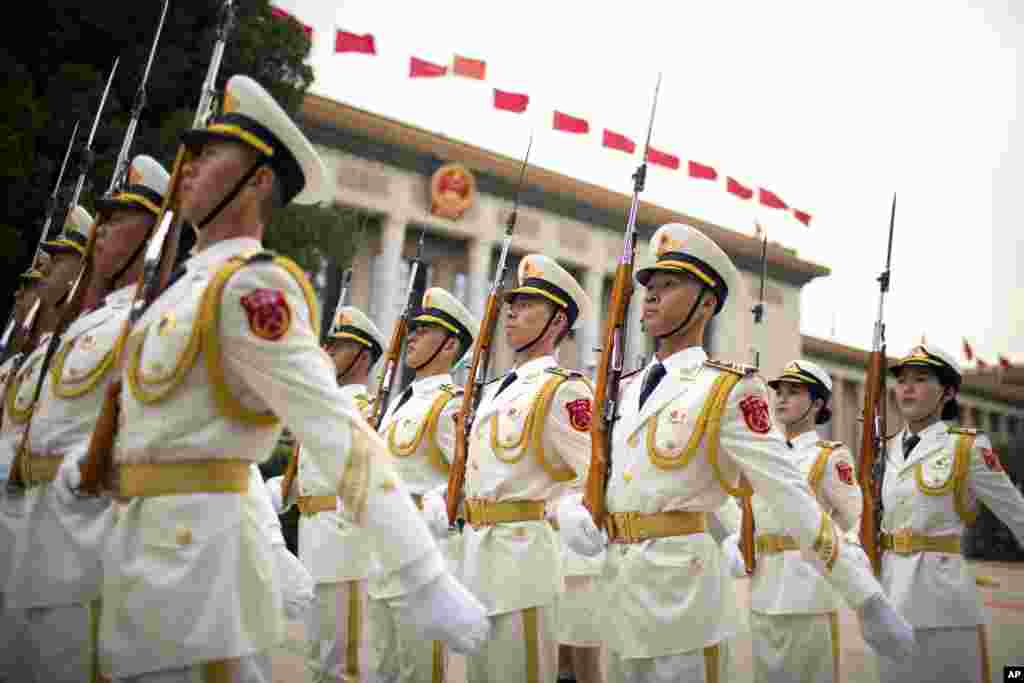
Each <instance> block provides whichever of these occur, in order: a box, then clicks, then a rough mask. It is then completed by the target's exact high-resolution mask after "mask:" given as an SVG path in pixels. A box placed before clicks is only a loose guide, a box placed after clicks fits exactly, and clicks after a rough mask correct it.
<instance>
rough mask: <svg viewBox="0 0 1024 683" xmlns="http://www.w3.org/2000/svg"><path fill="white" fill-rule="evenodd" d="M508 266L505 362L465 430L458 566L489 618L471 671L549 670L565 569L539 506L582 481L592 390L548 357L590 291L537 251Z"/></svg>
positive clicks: (541, 675)
mask: <svg viewBox="0 0 1024 683" xmlns="http://www.w3.org/2000/svg"><path fill="white" fill-rule="evenodd" d="M518 275H519V286H518V287H517V288H515V289H511V290H509V291H508V292H507V293H506V300H507V306H508V313H507V316H506V318H505V321H504V322H505V339H506V342H507V343H508V345H509V346H511V347H512V348H513V349H514V350H515V352H516V368H515V370H513V371H511V372H509V373H508V374H507V375H505V377H504V378H502V379H501V380H500V381H495V382H493V383H492V384H491V385H490V386H489V387H488V388H487V390H486V391H485V392H484V394H483V396H482V398H481V402H480V406H479V409H478V410H477V414H476V418H475V420H474V422H473V428H472V432H471V433H470V435H469V444H468V460H467V469H466V484H465V496H466V500H465V508H466V509H465V515H466V521H467V523H468V524H467V525H466V527H465V528H464V529H463V571H464V578H465V581H466V585H467V586H468V587H469V588H470V589H471V590H472V591H473V592H474V593H475V594H476V595H477V597H479V598H480V599H481V600H482V601H483V602H484V604H485V605H486V607H487V610H488V613H489V614H490V615H491V623H492V625H493V629H494V634H493V639H492V640H491V641H490V642H488V643H487V644H486V645H485V646H484V648H483V649H482V650H481V652H480V653H479V654H477V655H474V656H471V657H469V659H468V662H467V678H468V680H469V681H471V682H472V683H479V682H484V681H493V682H498V681H502V682H504V681H552V680H554V679H555V678H556V677H557V675H558V628H557V623H556V609H557V602H558V600H559V598H560V596H561V594H562V592H563V583H564V581H563V572H562V560H561V546H560V545H559V542H558V537H557V535H556V533H555V531H554V529H553V528H552V525H551V524H550V523H549V521H548V519H549V517H548V516H549V515H550V517H553V516H554V511H555V510H554V503H555V502H556V501H557V500H558V499H559V498H561V497H562V496H564V495H565V494H566V493H567V492H568V491H569V490H573V491H579V490H580V489H581V488H582V484H583V480H584V479H585V477H586V472H587V468H588V467H589V464H590V419H591V412H592V398H593V390H592V389H591V387H590V384H589V382H587V381H586V380H585V379H584V378H583V376H582V375H580V374H579V373H576V372H571V371H567V370H563V369H562V368H560V367H558V363H557V361H556V360H555V352H556V350H557V348H558V346H559V344H561V342H562V341H563V340H564V339H565V338H566V337H567V336H568V335H569V333H570V331H571V330H573V329H574V328H576V327H577V326H578V325H579V324H580V322H581V320H582V318H583V316H584V315H586V314H587V313H588V312H590V301H589V300H588V298H587V296H586V294H585V293H584V292H583V289H582V288H581V287H580V285H579V283H577V282H576V280H575V279H573V277H572V276H571V275H570V274H569V273H568V272H566V270H565V269H564V268H562V267H561V266H559V265H558V264H557V263H555V262H554V261H553V260H552V259H550V258H548V257H547V256H544V255H542V254H530V255H528V256H526V257H524V258H523V259H522V261H520V263H519V273H518ZM549 504H550V509H548V506H549Z"/></svg>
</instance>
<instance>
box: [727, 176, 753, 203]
mask: <svg viewBox="0 0 1024 683" xmlns="http://www.w3.org/2000/svg"><path fill="white" fill-rule="evenodd" d="M725 189H726V190H728V191H729V192H731V193H732V194H734V195H736V196H737V197H739V198H740V199H750V198H751V197H753V196H754V191H753V190H751V189H750V188H749V187H746V186H744V185H741V184H740V183H739V182H737V181H736V180H734V179H733V178H728V179H727V180H726V184H725Z"/></svg>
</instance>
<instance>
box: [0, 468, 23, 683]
mask: <svg viewBox="0 0 1024 683" xmlns="http://www.w3.org/2000/svg"><path fill="white" fill-rule="evenodd" d="M3 485H4V484H3V482H2V481H0V486H3ZM30 655H31V647H30V646H29V643H28V625H27V624H26V623H25V610H22V609H8V607H7V606H6V605H5V604H4V594H3V592H0V683H15V682H16V681H24V680H26V679H27V675H28V671H29V665H30Z"/></svg>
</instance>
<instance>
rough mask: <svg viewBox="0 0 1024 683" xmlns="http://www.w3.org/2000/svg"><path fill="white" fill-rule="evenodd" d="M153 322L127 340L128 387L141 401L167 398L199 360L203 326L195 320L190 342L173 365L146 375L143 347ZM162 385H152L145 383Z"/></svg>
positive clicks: (149, 402)
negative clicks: (143, 369)
mask: <svg viewBox="0 0 1024 683" xmlns="http://www.w3.org/2000/svg"><path fill="white" fill-rule="evenodd" d="M150 327H151V325H147V326H146V328H145V329H143V330H142V331H141V332H139V333H137V334H133V335H132V336H131V338H130V339H129V340H128V345H129V349H128V372H127V373H125V374H126V375H127V376H128V389H129V390H130V391H131V392H132V396H133V397H135V400H136V401H138V402H139V403H143V404H146V405H152V404H155V403H160V402H161V401H164V400H166V399H167V397H169V396H170V395H171V392H173V391H174V390H175V389H177V388H178V387H179V386H180V385H181V383H182V382H184V381H185V377H186V375H188V373H189V371H190V370H191V369H192V366H193V365H195V363H196V356H198V355H199V342H200V328H201V326H200V325H198V324H196V323H195V322H193V323H192V331H191V332H190V333H189V337H188V343H187V344H186V345H185V350H184V351H182V352H181V353H180V354H179V355H178V359H177V360H176V361H175V362H174V367H173V368H172V369H171V370H170V371H169V372H165V373H158V374H153V375H150V376H149V377H146V376H144V375H143V374H142V370H141V367H140V366H141V365H142V347H143V346H144V345H145V341H146V337H147V336H149V330H150ZM158 384H159V385H162V386H160V387H157V388H153V389H150V388H148V387H146V386H144V385H149V386H154V385H158Z"/></svg>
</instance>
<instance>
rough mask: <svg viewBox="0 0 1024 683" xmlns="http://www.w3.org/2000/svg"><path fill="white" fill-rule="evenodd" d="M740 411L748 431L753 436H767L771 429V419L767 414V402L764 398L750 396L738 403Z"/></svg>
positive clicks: (754, 395) (755, 395)
mask: <svg viewBox="0 0 1024 683" xmlns="http://www.w3.org/2000/svg"><path fill="white" fill-rule="evenodd" d="M740 411H741V412H742V413H743V419H744V421H746V423H747V426H748V427H750V431H752V432H754V433H755V434H767V433H768V432H769V431H771V428H772V419H771V416H770V413H769V412H768V401H766V400H764V396H758V395H757V394H751V395H750V396H747V397H746V398H745V399H743V400H742V401H740Z"/></svg>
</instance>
